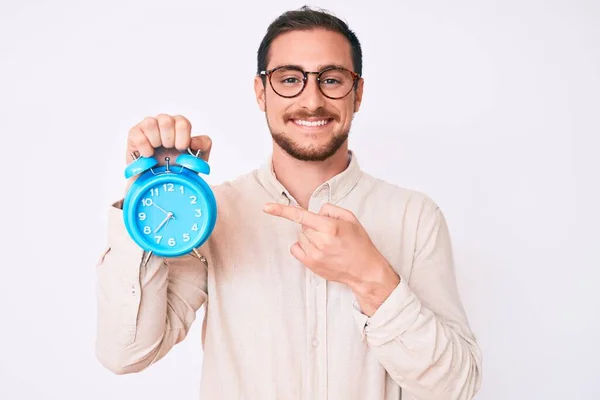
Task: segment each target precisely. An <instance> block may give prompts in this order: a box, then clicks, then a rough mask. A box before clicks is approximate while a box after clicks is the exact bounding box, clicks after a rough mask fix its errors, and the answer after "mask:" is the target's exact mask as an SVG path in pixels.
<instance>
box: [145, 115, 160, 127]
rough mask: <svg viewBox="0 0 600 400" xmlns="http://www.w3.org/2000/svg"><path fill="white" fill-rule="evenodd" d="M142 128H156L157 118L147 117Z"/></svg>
mask: <svg viewBox="0 0 600 400" xmlns="http://www.w3.org/2000/svg"><path fill="white" fill-rule="evenodd" d="M141 126H142V127H144V128H154V127H155V126H157V121H156V118H153V117H146V118H144V119H143V120H142V123H141Z"/></svg>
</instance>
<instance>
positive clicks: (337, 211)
mask: <svg viewBox="0 0 600 400" xmlns="http://www.w3.org/2000/svg"><path fill="white" fill-rule="evenodd" d="M319 215H323V216H326V217H331V218H335V219H341V220H343V221H349V222H352V221H355V220H356V217H355V216H354V214H353V213H352V211H350V210H346V209H345V208H341V207H338V206H335V205H333V204H331V203H325V204H323V207H321V209H320V210H319Z"/></svg>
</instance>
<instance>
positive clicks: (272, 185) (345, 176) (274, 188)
mask: <svg viewBox="0 0 600 400" xmlns="http://www.w3.org/2000/svg"><path fill="white" fill-rule="evenodd" d="M361 175H362V170H361V169H360V166H359V164H358V160H357V158H356V154H355V153H354V152H353V151H352V150H348V166H347V167H346V169H345V170H343V171H342V172H340V173H339V174H337V175H335V176H334V177H332V178H331V179H329V180H327V181H325V182H323V183H322V184H321V185H320V186H319V187H318V188H316V190H315V191H314V193H313V195H316V194H319V193H323V192H324V194H326V195H327V199H328V202H330V203H334V204H335V203H337V202H338V201H339V200H340V199H342V198H343V197H345V196H346V195H347V194H348V193H350V191H351V190H352V189H353V188H354V186H356V184H357V183H358V180H359V179H360V177H361ZM257 178H258V181H259V182H260V184H261V185H262V186H263V187H264V188H265V190H266V191H267V192H268V193H269V194H270V195H271V196H273V197H274V198H275V199H277V201H278V202H282V203H287V204H289V203H290V200H291V199H292V198H293V197H292V195H291V194H290V193H289V191H288V190H287V189H286V188H285V187H284V186H283V184H282V183H281V182H279V180H278V179H277V177H276V176H275V172H274V171H273V157H272V156H270V157H269V158H268V160H267V161H266V162H265V163H264V164H263V165H262V166H261V167H260V168H259V169H258V170H257Z"/></svg>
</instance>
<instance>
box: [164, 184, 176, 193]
mask: <svg viewBox="0 0 600 400" xmlns="http://www.w3.org/2000/svg"><path fill="white" fill-rule="evenodd" d="M163 189H164V190H165V192H174V191H175V185H173V184H172V183H165V184H164V185H163Z"/></svg>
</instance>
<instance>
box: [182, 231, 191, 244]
mask: <svg viewBox="0 0 600 400" xmlns="http://www.w3.org/2000/svg"><path fill="white" fill-rule="evenodd" d="M183 241H184V242H189V241H190V234H189V233H184V234H183Z"/></svg>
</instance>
